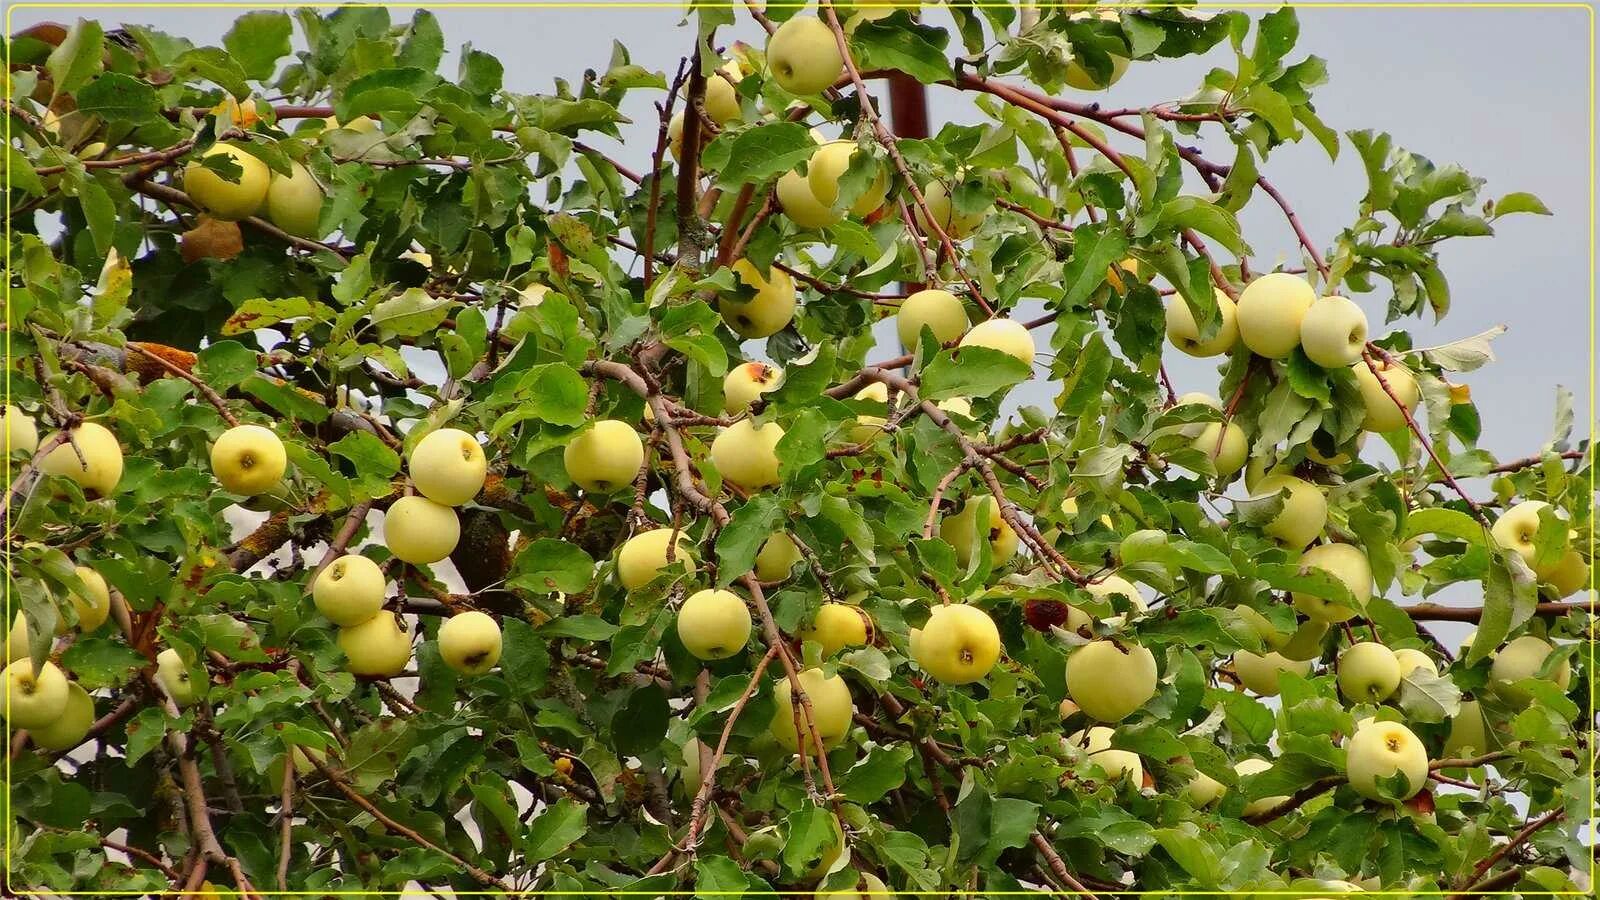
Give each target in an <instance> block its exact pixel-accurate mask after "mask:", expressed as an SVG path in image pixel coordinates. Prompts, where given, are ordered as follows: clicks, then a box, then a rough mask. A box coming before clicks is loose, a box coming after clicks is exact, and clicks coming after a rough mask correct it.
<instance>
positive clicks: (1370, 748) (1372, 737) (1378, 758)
mask: <svg viewBox="0 0 1600 900" xmlns="http://www.w3.org/2000/svg"><path fill="white" fill-rule="evenodd" d="M1397 773H1398V774H1404V775H1405V777H1406V782H1407V785H1408V786H1407V789H1406V791H1405V792H1404V793H1403V794H1402V795H1401V797H1400V799H1402V800H1407V799H1410V798H1411V797H1413V796H1415V795H1416V794H1417V792H1418V791H1421V790H1422V788H1423V786H1424V785H1425V784H1426V783H1427V780H1428V751H1427V749H1426V748H1425V747H1423V746H1422V741H1420V740H1418V738H1417V736H1416V735H1415V734H1413V733H1412V731H1411V729H1409V728H1407V727H1406V726H1404V725H1402V724H1400V723H1399V722H1377V721H1369V722H1368V723H1366V724H1364V725H1362V726H1361V727H1358V728H1357V729H1356V733H1355V734H1353V735H1351V737H1350V740H1349V742H1348V743H1347V744H1346V745H1345V775H1346V777H1348V778H1349V779H1350V786H1351V787H1353V788H1355V789H1356V793H1358V794H1360V795H1362V796H1363V797H1366V798H1368V799H1371V800H1381V799H1383V794H1382V793H1380V792H1379V790H1378V780H1379V779H1388V778H1392V777H1394V775H1396V774H1397Z"/></svg>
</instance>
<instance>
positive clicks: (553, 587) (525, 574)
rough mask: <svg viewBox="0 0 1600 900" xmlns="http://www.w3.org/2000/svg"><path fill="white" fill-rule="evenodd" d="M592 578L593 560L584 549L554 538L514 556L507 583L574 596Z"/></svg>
mask: <svg viewBox="0 0 1600 900" xmlns="http://www.w3.org/2000/svg"><path fill="white" fill-rule="evenodd" d="M593 577H594V560H593V559H591V558H590V557H589V554H587V553H585V552H583V548H581V547H578V546H577V545H575V544H572V543H569V542H567V541H562V540H557V539H555V538H539V539H538V540H536V541H534V542H533V543H531V544H529V545H528V546H526V547H524V548H523V549H522V551H521V552H520V553H518V554H517V562H516V565H515V566H514V567H513V569H512V578H511V579H510V584H511V586H512V587H520V588H523V589H525V590H530V591H535V592H539V593H549V592H551V591H559V592H561V593H564V594H576V593H579V592H581V591H583V590H584V589H585V588H587V587H588V586H589V581H590V580H591V579H592V578H593ZM607 636H608V637H609V634H608V635H607Z"/></svg>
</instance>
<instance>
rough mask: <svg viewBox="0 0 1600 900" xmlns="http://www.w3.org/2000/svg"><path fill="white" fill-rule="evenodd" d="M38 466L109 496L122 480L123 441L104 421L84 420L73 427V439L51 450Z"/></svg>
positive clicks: (97, 494)
mask: <svg viewBox="0 0 1600 900" xmlns="http://www.w3.org/2000/svg"><path fill="white" fill-rule="evenodd" d="M73 444H76V445H77V450H74V449H73ZM80 452H81V453H82V457H81V458H80V456H79V453H80ZM39 468H41V469H43V470H44V471H45V474H47V475H61V476H64V477H67V478H70V479H72V480H73V481H76V482H77V483H78V486H79V487H82V488H83V489H84V490H85V491H92V492H94V495H96V496H100V497H109V496H111V492H112V491H114V490H116V488H117V482H118V481H121V480H122V445H120V444H118V443H117V436H116V435H114V434H112V433H111V432H110V431H109V430H107V429H106V427H105V426H104V425H101V424H100V423H98V422H84V423H83V424H81V425H79V426H78V427H77V428H74V429H73V430H72V441H71V442H70V443H66V444H62V445H61V446H59V447H57V448H55V449H54V450H51V451H50V454H49V455H48V456H46V457H45V458H44V460H43V461H42V462H41V463H40V464H39Z"/></svg>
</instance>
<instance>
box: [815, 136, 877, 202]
mask: <svg viewBox="0 0 1600 900" xmlns="http://www.w3.org/2000/svg"><path fill="white" fill-rule="evenodd" d="M855 152H856V142H855V141H830V142H828V143H826V144H823V145H822V147H821V148H819V149H818V150H817V152H815V153H813V154H811V162H810V163H808V164H807V166H806V181H807V182H808V183H809V184H810V185H811V196H813V197H816V198H817V202H818V203H821V204H822V205H823V206H826V207H828V208H830V209H831V208H833V206H834V205H835V204H837V202H838V200H839V179H840V178H841V177H842V176H843V175H844V173H845V170H846V169H848V168H850V157H852V156H854V155H855ZM888 193H889V173H888V172H885V171H884V170H883V169H882V168H881V167H880V168H879V169H878V173H877V176H876V177H875V178H873V179H872V183H871V184H869V185H867V189H866V190H864V191H862V192H861V195H860V196H858V197H857V198H856V199H855V202H854V203H851V204H850V214H851V215H853V216H856V217H864V216H868V215H871V214H872V213H873V212H874V211H875V210H877V208H878V207H880V206H882V205H883V200H884V197H886V196H887V195H888Z"/></svg>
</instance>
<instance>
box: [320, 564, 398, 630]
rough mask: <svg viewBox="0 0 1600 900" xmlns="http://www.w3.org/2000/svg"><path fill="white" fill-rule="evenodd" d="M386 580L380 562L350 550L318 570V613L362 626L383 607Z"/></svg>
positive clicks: (337, 621)
mask: <svg viewBox="0 0 1600 900" xmlns="http://www.w3.org/2000/svg"><path fill="white" fill-rule="evenodd" d="M384 588H385V582H384V577H383V570H382V569H380V568H378V564H377V563H375V562H373V561H372V560H370V559H367V558H366V557H365V556H362V555H360V554H359V553H347V554H345V555H343V556H341V557H339V558H338V559H335V560H334V561H333V562H331V563H329V564H328V565H327V567H326V568H324V569H323V570H322V571H321V572H319V573H317V580H316V581H314V582H312V584H311V600H312V602H313V603H315V604H316V605H317V612H320V613H322V614H323V615H324V616H326V617H327V619H328V621H330V622H332V623H333V624H335V625H360V624H361V623H362V622H365V621H367V620H368V619H370V618H372V617H373V616H375V615H377V614H378V610H380V609H382V608H383V592H384Z"/></svg>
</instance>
